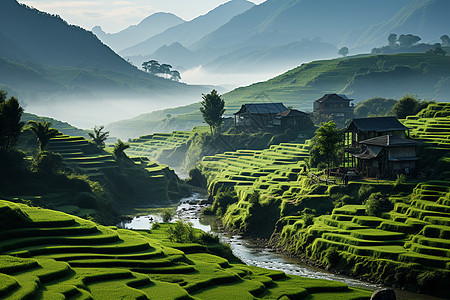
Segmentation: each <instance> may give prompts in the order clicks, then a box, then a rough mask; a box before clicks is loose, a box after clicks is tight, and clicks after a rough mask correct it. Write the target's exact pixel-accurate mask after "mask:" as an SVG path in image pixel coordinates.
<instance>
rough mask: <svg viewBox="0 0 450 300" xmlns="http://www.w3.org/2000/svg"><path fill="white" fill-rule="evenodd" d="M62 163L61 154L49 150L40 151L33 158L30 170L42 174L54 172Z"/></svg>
mask: <svg viewBox="0 0 450 300" xmlns="http://www.w3.org/2000/svg"><path fill="white" fill-rule="evenodd" d="M61 165H62V156H61V155H60V154H58V153H53V152H51V151H41V152H39V153H38V154H37V156H36V157H35V158H34V160H33V164H32V170H33V171H35V172H38V173H42V174H55V173H56V172H57V171H58V169H59V168H60V167H61Z"/></svg>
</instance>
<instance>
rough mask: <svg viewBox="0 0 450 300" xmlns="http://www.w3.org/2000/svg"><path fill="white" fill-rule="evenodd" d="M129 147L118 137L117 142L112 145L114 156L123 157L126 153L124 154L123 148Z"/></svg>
mask: <svg viewBox="0 0 450 300" xmlns="http://www.w3.org/2000/svg"><path fill="white" fill-rule="evenodd" d="M128 148H130V145H129V144H125V143H124V142H122V141H121V140H120V139H119V140H117V143H116V144H115V145H114V156H115V157H116V158H118V159H123V158H125V157H127V155H126V154H125V152H124V151H125V149H128Z"/></svg>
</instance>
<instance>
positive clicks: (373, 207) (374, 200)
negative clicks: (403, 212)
mask: <svg viewBox="0 0 450 300" xmlns="http://www.w3.org/2000/svg"><path fill="white" fill-rule="evenodd" d="M393 208H394V205H393V204H392V202H391V201H390V200H389V198H387V197H386V196H385V195H383V194H382V193H375V194H372V195H370V196H369V198H368V199H367V200H366V212H367V214H368V215H369V216H377V217H380V216H381V215H382V213H383V212H388V211H390V210H392V209H393Z"/></svg>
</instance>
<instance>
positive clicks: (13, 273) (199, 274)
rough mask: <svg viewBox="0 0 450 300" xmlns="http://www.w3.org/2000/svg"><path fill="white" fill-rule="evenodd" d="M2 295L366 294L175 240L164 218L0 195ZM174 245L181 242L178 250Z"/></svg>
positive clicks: (360, 296)
mask: <svg viewBox="0 0 450 300" xmlns="http://www.w3.org/2000/svg"><path fill="white" fill-rule="evenodd" d="M0 213H1V215H2V218H1V219H0V235H1V237H2V239H1V242H0V278H1V285H0V297H2V298H5V299H67V298H70V299H120V298H127V299H218V298H222V299H231V298H233V299H255V298H257V299H279V297H281V296H282V295H285V296H287V297H289V298H296V299H303V298H308V299H309V298H311V297H313V298H314V299H329V296H330V294H331V293H333V294H334V297H333V298H336V299H368V298H369V295H370V292H367V291H363V290H358V289H352V288H348V287H347V286H346V285H345V284H343V283H338V282H331V281H324V280H314V279H306V278H301V277H298V276H288V275H285V274H284V273H283V272H280V271H273V270H265V269H261V268H256V267H249V266H245V265H241V264H232V263H230V262H229V261H228V260H226V259H224V258H221V257H218V256H215V255H213V254H211V253H209V251H210V249H212V248H211V247H215V245H212V244H207V245H200V244H178V243H172V242H170V241H169V240H168V239H167V236H166V230H167V228H168V227H167V226H168V225H162V226H161V227H160V229H158V230H151V231H137V232H134V231H130V230H122V229H117V228H115V227H104V226H100V225H96V224H94V223H92V222H90V221H86V220H83V219H80V218H77V217H73V216H70V215H67V214H63V213H58V212H54V211H50V210H45V209H39V208H32V207H28V206H26V205H23V204H14V203H11V202H7V201H0ZM177 248H178V249H177Z"/></svg>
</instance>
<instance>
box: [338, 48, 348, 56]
mask: <svg viewBox="0 0 450 300" xmlns="http://www.w3.org/2000/svg"><path fill="white" fill-rule="evenodd" d="M338 54H340V55H342V56H343V57H346V56H347V54H348V48H347V47H342V48H341V49H339V52H338Z"/></svg>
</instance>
